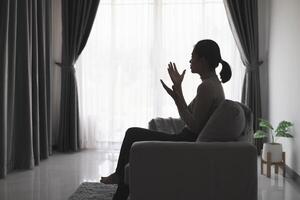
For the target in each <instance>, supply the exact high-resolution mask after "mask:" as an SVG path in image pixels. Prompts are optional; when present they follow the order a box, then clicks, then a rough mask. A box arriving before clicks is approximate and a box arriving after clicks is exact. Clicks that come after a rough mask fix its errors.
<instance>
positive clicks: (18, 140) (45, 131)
mask: <svg viewBox="0 0 300 200" xmlns="http://www.w3.org/2000/svg"><path fill="white" fill-rule="evenodd" d="M0 9H1V12H0V15H1V17H0V22H1V24H0V26H1V27H0V30H1V32H0V48H1V51H0V65H1V66H0V70H1V72H0V83H1V85H0V94H1V96H0V130H1V132H0V149H1V151H0V170H1V171H0V177H1V178H3V177H5V175H6V174H7V173H8V172H9V171H11V170H13V169H30V168H33V167H34V166H35V165H38V164H39V162H40V159H45V158H47V157H48V156H49V155H50V154H51V144H50V141H51V134H50V133H51V128H50V126H49V125H50V119H51V112H50V110H51V107H50V95H49V94H50V73H49V70H50V65H51V63H50V62H51V56H52V55H51V34H50V33H51V1H48V0H26V1H18V0H2V1H0Z"/></svg>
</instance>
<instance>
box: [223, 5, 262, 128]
mask: <svg viewBox="0 0 300 200" xmlns="http://www.w3.org/2000/svg"><path fill="white" fill-rule="evenodd" d="M224 5H225V9H226V13H227V18H228V21H229V24H230V27H231V30H232V33H233V36H234V38H235V41H236V44H237V46H238V49H239V52H240V54H241V59H242V61H243V64H244V65H245V66H246V72H245V77H244V83H243V88H242V99H241V101H242V103H244V104H246V105H247V106H249V108H250V109H251V110H252V112H253V116H254V120H253V130H254V131H256V130H257V129H258V124H259V122H258V119H259V118H261V96H260V79H259V66H260V65H261V64H262V62H261V61H259V48H258V7H257V0H242V1H241V0H224Z"/></svg>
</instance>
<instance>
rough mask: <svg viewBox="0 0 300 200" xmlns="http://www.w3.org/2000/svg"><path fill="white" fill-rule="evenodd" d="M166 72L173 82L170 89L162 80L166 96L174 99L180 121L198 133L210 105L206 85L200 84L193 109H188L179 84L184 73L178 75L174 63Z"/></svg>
mask: <svg viewBox="0 0 300 200" xmlns="http://www.w3.org/2000/svg"><path fill="white" fill-rule="evenodd" d="M168 66H169V67H168V72H169V75H170V77H171V80H172V82H173V86H172V89H171V88H169V87H168V86H167V85H166V84H165V83H164V82H163V81H162V80H161V83H162V85H163V87H164V88H165V90H166V91H167V92H168V94H169V95H170V96H171V97H172V98H173V99H174V101H175V104H176V106H177V109H178V112H179V115H180V117H181V119H182V120H183V121H184V122H185V123H186V125H187V126H188V127H189V128H190V129H191V131H193V132H195V133H197V134H198V133H199V131H200V130H202V128H203V127H204V125H205V123H206V121H207V120H208V116H209V110H210V105H211V103H212V99H213V98H212V97H211V91H210V89H209V85H208V84H203V83H202V84H201V85H200V86H199V88H198V90H197V96H196V98H195V99H194V103H193V104H194V105H193V109H192V110H191V109H189V108H188V105H187V103H186V101H185V99H184V96H183V92H182V87H181V83H182V81H183V78H184V74H185V71H183V73H182V74H181V75H180V74H179V73H178V71H177V68H176V65H175V63H173V64H172V63H169V65H168Z"/></svg>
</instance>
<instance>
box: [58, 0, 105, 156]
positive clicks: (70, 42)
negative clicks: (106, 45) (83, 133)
mask: <svg viewBox="0 0 300 200" xmlns="http://www.w3.org/2000/svg"><path fill="white" fill-rule="evenodd" d="M99 2H100V0H76V1H74V0H62V63H57V64H58V65H59V66H60V67H61V68H62V76H61V80H62V85H61V113H60V125H59V142H58V145H59V150H60V151H77V150H78V149H79V148H80V147H79V115H78V94H77V83H76V77H75V69H74V64H75V62H76V60H77V58H78V56H79V55H80V53H81V51H82V50H83V48H84V46H85V44H86V42H87V39H88V37H89V34H90V31H91V28H92V25H93V22H94V19H95V15H96V12H97V8H98V5H99Z"/></svg>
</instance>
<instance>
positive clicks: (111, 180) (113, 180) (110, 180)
mask: <svg viewBox="0 0 300 200" xmlns="http://www.w3.org/2000/svg"><path fill="white" fill-rule="evenodd" d="M100 182H101V183H104V184H118V183H119V177H118V175H117V174H116V173H112V174H111V175H109V176H107V177H101V180H100Z"/></svg>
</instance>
